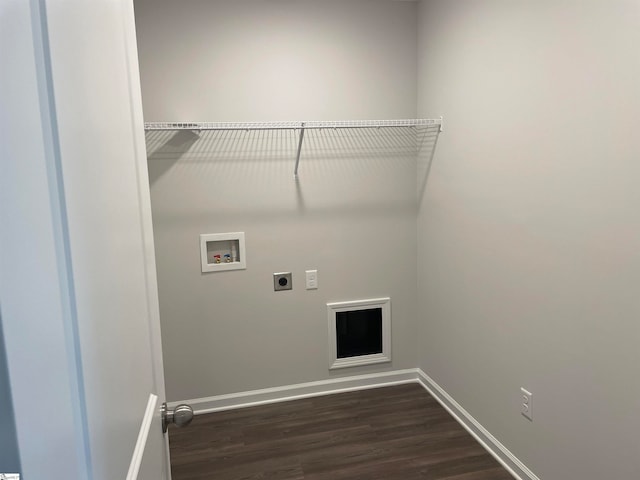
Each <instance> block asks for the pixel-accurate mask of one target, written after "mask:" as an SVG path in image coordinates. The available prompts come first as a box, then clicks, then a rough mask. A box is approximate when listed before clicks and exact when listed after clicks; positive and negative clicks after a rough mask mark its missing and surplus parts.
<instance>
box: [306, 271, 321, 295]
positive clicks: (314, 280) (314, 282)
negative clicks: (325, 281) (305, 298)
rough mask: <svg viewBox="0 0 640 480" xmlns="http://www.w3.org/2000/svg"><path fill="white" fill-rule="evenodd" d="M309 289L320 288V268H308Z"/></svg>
mask: <svg viewBox="0 0 640 480" xmlns="http://www.w3.org/2000/svg"><path fill="white" fill-rule="evenodd" d="M304 273H305V274H306V276H307V278H306V280H307V290H316V289H317V288H318V270H306V271H305V272H304Z"/></svg>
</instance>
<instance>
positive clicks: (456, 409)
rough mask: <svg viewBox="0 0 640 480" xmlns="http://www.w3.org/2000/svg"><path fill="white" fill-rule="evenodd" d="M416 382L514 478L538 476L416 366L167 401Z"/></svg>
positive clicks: (198, 407) (254, 401)
mask: <svg viewBox="0 0 640 480" xmlns="http://www.w3.org/2000/svg"><path fill="white" fill-rule="evenodd" d="M406 383H418V384H420V385H422V387H423V388H424V389H425V390H426V391H427V392H429V393H430V394H431V396H432V397H433V398H435V399H436V400H437V401H438V402H439V403H440V405H442V406H443V407H444V409H445V410H447V411H448V412H449V413H450V414H451V416H453V418H455V419H456V420H457V421H458V423H460V425H462V427H464V429H465V430H467V432H469V434H470V435H471V436H473V437H474V438H475V439H476V440H477V441H478V443H480V445H482V446H483V447H484V448H485V449H486V450H487V452H489V453H490V454H491V455H492V456H493V457H494V458H495V459H496V460H497V461H498V462H499V463H500V464H501V465H502V466H503V467H504V468H505V469H506V470H507V471H508V472H509V473H511V475H513V477H514V478H516V479H517V480H540V479H539V478H538V477H537V476H536V475H535V474H534V473H533V472H532V471H531V470H529V468H527V466H526V465H525V464H524V463H522V462H521V461H520V460H518V458H517V457H516V456H515V455H514V454H513V453H511V452H510V451H509V450H508V449H507V448H506V447H505V446H504V445H503V444H502V443H500V442H499V441H498V440H497V439H496V438H495V437H494V436H493V435H491V433H490V432H489V431H488V430H487V429H486V428H484V427H483V426H482V425H481V424H480V423H479V422H478V421H477V420H476V419H475V418H473V417H472V416H471V414H470V413H469V412H467V411H466V410H465V409H464V408H462V406H461V405H460V404H459V403H458V402H456V401H455V400H454V399H453V397H451V396H450V395H449V394H448V393H447V392H445V391H444V390H443V389H442V387H440V385H438V384H437V383H436V382H435V381H434V380H433V379H432V378H431V377H429V376H428V375H427V374H426V373H424V372H423V371H422V370H421V369H419V368H410V369H407V370H395V371H391V372H381V373H372V374H368V375H356V376H350V377H340V378H333V379H329V380H320V381H317V382H308V383H299V384H296V385H286V386H283V387H274V388H265V389H262V390H251V391H248V392H239V393H231V394H228V395H217V396H214V397H206V398H195V399H192V400H185V401H180V402H169V403H168V406H169V407H170V408H174V407H175V406H176V405H178V404H180V403H187V404H189V405H191V407H192V408H193V411H194V413H195V414H196V415H202V414H205V413H213V412H220V411H223V410H233V409H236V408H244V407H253V406H257V405H265V404H268V403H278V402H286V401H290V400H299V399H302V398H309V397H318V396H321V395H330V394H334V393H343V392H351V391H355V390H365V389H369V388H378V387H389V386H392V385H402V384H406Z"/></svg>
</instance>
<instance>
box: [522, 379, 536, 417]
mask: <svg viewBox="0 0 640 480" xmlns="http://www.w3.org/2000/svg"><path fill="white" fill-rule="evenodd" d="M520 413H522V415H523V416H525V417H527V418H528V419H529V420H531V421H532V422H533V393H531V392H529V391H527V390H525V389H524V388H522V387H520Z"/></svg>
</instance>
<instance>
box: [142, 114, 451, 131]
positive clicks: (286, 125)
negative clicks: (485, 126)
mask: <svg viewBox="0 0 640 480" xmlns="http://www.w3.org/2000/svg"><path fill="white" fill-rule="evenodd" d="M430 125H440V127H441V128H442V117H440V118H417V119H403V120H339V121H308V122H302V121H300V122H146V123H145V124H144V129H145V130H147V131H152V130H297V129H301V128H302V129H309V128H315V129H318V128H382V127H420V126H430Z"/></svg>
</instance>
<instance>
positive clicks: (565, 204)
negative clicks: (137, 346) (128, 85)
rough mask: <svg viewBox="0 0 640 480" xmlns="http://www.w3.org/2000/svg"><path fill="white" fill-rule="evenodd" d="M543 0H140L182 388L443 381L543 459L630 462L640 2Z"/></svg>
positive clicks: (324, 387) (168, 364)
mask: <svg viewBox="0 0 640 480" xmlns="http://www.w3.org/2000/svg"><path fill="white" fill-rule="evenodd" d="M525 3H528V4H525ZM525 3H518V5H515V4H514V3H513V2H502V1H497V0H487V1H476V2H474V1H454V0H449V1H444V0H434V1H428V0H425V1H422V2H420V1H401V0H395V1H394V0H346V1H337V0H320V1H310V0H298V1H294V0H242V1H230V0H209V1H204V0H186V1H175V0H135V1H134V6H135V17H136V31H137V43H138V61H139V65H140V78H141V86H142V100H143V110H144V120H145V136H146V146H147V154H148V171H149V182H150V191H151V205H152V214H153V229H154V243H155V252H156V265H157V273H158V288H159V300H160V319H161V326H162V351H163V358H164V359H163V361H164V369H165V381H166V394H167V400H168V401H169V402H170V403H172V404H175V403H179V402H183V401H186V402H189V403H191V404H192V405H193V407H194V410H196V412H197V413H202V412H206V411H215V410H216V409H227V408H232V407H234V406H242V405H244V404H247V403H251V402H258V403H259V402H270V401H277V400H281V399H286V398H289V397H295V396H305V395H316V394H319V393H331V392H335V391H339V390H343V389H358V388H369V387H373V386H377V385H382V384H393V383H403V382H409V381H416V382H417V381H420V382H422V383H423V384H425V385H426V386H427V387H428V388H429V389H430V391H431V392H432V393H434V394H435V395H436V396H437V397H438V399H439V400H440V401H442V402H443V403H444V404H445V405H447V407H449V408H451V409H452V410H453V412H454V414H457V416H458V417H459V418H461V421H462V422H463V423H466V425H467V426H469V428H470V429H471V430H474V429H475V430H474V434H476V435H478V436H479V437H481V438H482V439H484V440H485V443H487V444H488V445H489V448H493V449H494V451H495V452H494V453H496V455H498V456H500V457H501V458H502V459H503V460H504V461H505V462H507V463H508V464H509V465H516V466H517V465H520V470H518V472H520V473H521V474H522V475H523V476H522V478H535V477H532V476H531V477H525V476H524V475H528V474H530V475H533V473H532V471H535V472H536V473H537V474H538V475H540V478H548V479H552V478H565V479H570V478H590V479H591V478H593V479H595V478H605V476H606V474H604V473H602V472H599V470H598V469H599V468H604V467H601V466H600V465H607V468H611V466H612V465H618V467H617V468H619V469H620V472H623V471H624V472H625V474H626V473H627V470H625V469H626V468H628V463H627V467H625V466H623V465H625V463H624V462H619V461H618V460H619V457H620V456H624V455H625V453H624V448H623V449H621V450H620V449H615V448H610V447H609V446H607V445H605V443H606V442H605V441H604V440H602V439H598V438H593V439H590V440H584V438H583V437H584V434H585V432H587V431H592V430H594V429H596V428H598V429H599V428H602V429H604V431H606V432H608V434H607V436H608V437H609V438H611V437H612V436H615V437H616V438H622V439H624V438H627V437H629V438H631V437H632V431H633V429H632V428H631V426H629V427H628V428H627V427H625V426H620V424H619V422H616V421H615V419H613V418H612V415H613V413H611V411H610V410H609V409H608V408H605V407H604V405H608V404H609V403H610V402H611V401H612V400H611V398H612V397H615V396H616V395H617V394H618V393H620V392H622V391H623V390H624V388H626V387H624V384H625V382H624V381H623V379H624V378H626V377H628V376H629V375H630V374H632V372H633V369H631V366H630V363H629V362H627V361H626V360H625V359H623V358H621V356H624V355H626V354H628V355H629V356H630V357H633V361H634V362H635V368H636V369H637V365H638V363H637V360H638V357H637V354H635V355H632V354H631V353H630V352H631V351H632V350H633V347H632V345H631V343H630V342H631V339H632V338H634V336H635V334H637V333H638V331H637V327H635V326H634V325H635V324H634V323H633V322H632V321H631V318H632V315H630V314H629V312H632V311H635V313H638V309H637V305H636V304H635V303H634V300H633V298H632V297H630V296H629V287H628V285H629V284H630V283H633V282H634V281H636V280H640V275H639V273H638V269H637V268H636V269H635V270H633V269H632V268H631V264H632V263H633V262H627V261H625V259H627V260H628V259H630V258H637V256H636V257H634V256H633V252H632V250H633V248H637V243H636V244H635V245H636V247H632V246H631V245H632V244H633V242H628V241H626V240H625V241H622V242H620V241H619V239H620V238H626V239H630V238H633V239H636V240H637V239H639V238H640V226H639V225H638V221H637V215H636V214H635V213H634V210H633V208H632V207H631V205H632V204H634V202H635V200H640V198H638V194H637V193H636V190H635V189H634V188H632V187H633V185H632V182H631V180H630V179H631V178H634V177H635V178H637V174H639V173H640V171H639V170H638V165H639V164H638V163H637V162H634V161H633V158H637V155H638V154H639V153H640V152H639V151H638V146H637V145H636V144H633V142H631V141H630V138H631V136H630V127H629V125H631V124H633V123H634V122H635V120H638V113H637V111H636V110H637V109H636V108H629V109H622V111H621V108H622V106H623V105H625V104H626V103H627V102H631V104H632V105H633V106H634V107H638V106H639V105H638V100H637V94H636V95H635V97H633V96H629V95H628V93H629V92H630V91H632V90H633V87H632V86H633V85H634V79H635V80H637V79H638V77H639V74H638V72H639V69H638V62H637V60H636V61H634V60H632V59H629V57H630V56H632V51H631V50H630V47H629V45H632V44H633V42H632V41H633V40H635V41H638V40H640V38H638V37H639V36H638V33H637V31H636V30H635V29H634V28H632V27H633V24H632V21H633V18H634V17H633V15H631V16H629V15H626V16H625V15H624V12H625V11H632V10H633V8H634V7H633V6H632V5H631V4H630V3H629V2H625V1H623V0H619V1H616V2H612V5H610V6H609V7H606V6H605V5H604V2H586V3H587V4H588V5H584V6H576V4H575V3H572V2H570V1H560V2H542V3H540V2H538V3H536V5H533V3H529V2H525ZM636 13H637V11H636ZM594 24H597V25H598V26H599V27H598V28H600V30H599V31H601V32H604V34H602V35H598V38H594V35H593V34H592V33H593V30H592V27H593V25H594ZM636 44H637V43H636ZM625 52H626V54H625ZM600 64H601V65H602V67H601V68H598V67H595V66H594V65H600ZM625 92H626V94H625ZM614 117H615V120H613V118H614ZM605 118H606V119H607V120H605ZM612 122H613V123H615V124H616V125H617V127H614V125H613V123H612ZM604 159H606V161H605V160H604ZM622 172H624V173H623V174H622ZM636 205H637V203H636ZM612 212H613V213H612ZM602 225H606V229H605V230H603V229H602ZM208 235H209V237H207V236H208ZM216 235H217V236H216ZM207 240H209V243H207ZM606 243H609V244H610V245H611V244H615V248H614V250H615V252H616V253H615V254H613V255H614V256H610V255H607V254H604V253H603V251H604V250H606V249H604V247H603V245H604V244H606ZM225 255H228V257H225ZM636 263H637V262H636ZM636 267H637V265H636ZM308 272H311V273H308ZM283 273H291V277H290V279H289V280H288V282H289V284H288V286H290V287H291V289H285V290H276V288H275V287H276V285H277V282H278V279H279V277H276V278H274V274H283ZM309 275H312V277H311V282H312V284H311V285H307V283H308V281H309ZM314 281H315V284H314V283H313V282H314ZM596 294H597V298H598V300H597V301H595V300H590V299H594V298H596ZM344 302H346V303H352V304H355V310H354V311H360V312H363V311H366V310H367V309H369V308H373V309H374V310H376V309H380V310H381V311H382V310H384V311H383V313H384V315H387V314H388V316H384V315H383V317H384V318H382V317H381V319H378V320H376V321H378V322H379V325H380V326H381V328H380V331H379V332H377V335H379V336H380V338H377V339H376V340H375V342H374V343H376V342H379V343H380V352H379V353H380V355H382V357H379V356H376V355H378V353H377V351H376V353H373V354H371V352H369V351H368V350H367V351H366V352H365V353H364V354H362V353H361V354H355V356H354V357H355V358H356V361H355V362H354V363H352V364H340V362H339V361H338V364H336V363H335V362H336V360H337V359H336V358H335V355H336V352H335V348H336V346H335V343H336V342H337V340H336V338H334V337H335V330H336V328H337V327H336V325H335V324H332V323H331V319H332V316H331V315H332V311H335V310H336V309H339V308H340V307H341V305H343V304H344ZM367 302H369V303H367ZM376 302H377V303H376ZM362 305H364V306H362ZM371 305H373V307H371ZM380 305H384V307H380ZM634 305H635V306H634ZM332 306H333V310H332ZM358 309H359V310H358ZM376 311H377V310H376ZM612 312H614V313H612ZM615 312H617V313H615ZM602 316H606V317H607V318H608V320H607V321H608V322H610V323H608V325H610V327H611V328H607V329H602V328H601V327H600V326H599V325H600V324H599V321H600V319H601V318H602ZM338 318H347V317H340V314H336V322H338V320H337V319H338ZM349 318H355V319H356V321H360V320H361V318H360V317H357V316H356V317H349ZM358 319H360V320H358ZM385 322H386V323H385ZM356 323H357V322H356ZM332 325H333V326H332ZM354 325H355V323H354V324H352V327H353V330H357V328H356V327H354ZM376 325H378V324H376ZM360 326H361V325H360ZM385 326H388V330H385V328H384V327H385ZM332 328H333V331H334V335H332V333H331V332H332ZM338 330H339V328H338ZM576 332H579V333H576ZM338 335H339V333H338ZM332 342H333V344H332ZM385 342H386V343H385ZM383 344H384V345H383ZM621 352H626V353H621ZM370 354H371V355H370ZM359 355H360V356H367V355H370V356H371V358H372V361H371V362H366V361H365V362H360V363H358V361H357V357H358V356H359ZM347 356H348V355H347ZM367 358H368V357H367ZM594 358H602V361H597V362H595V361H594V360H593V359H594ZM338 360H339V359H338ZM631 363H633V362H631ZM614 371H615V374H612V373H611V372H614ZM627 374H629V375H627ZM569 379H571V381H570V380H569ZM569 383H571V385H569ZM594 385H599V386H600V387H601V389H600V388H595V387H594ZM521 388H525V389H526V390H528V391H530V392H532V393H533V394H534V395H535V398H536V411H535V415H536V416H535V419H534V420H533V421H531V420H529V419H527V418H523V416H522V415H521V403H522V402H521ZM631 388H632V390H633V393H632V395H633V398H635V399H637V398H640V391H639V390H638V388H637V387H631ZM574 394H575V395H577V396H578V397H581V398H582V397H584V398H589V399H592V400H593V403H592V402H591V400H589V401H587V402H586V403H585V405H584V406H583V408H584V410H581V409H578V410H576V409H574V408H573V407H571V406H570V405H568V401H567V398H569V397H570V396H572V395H574ZM616 408H617V407H616ZM620 408H621V409H622V410H621V411H625V408H626V407H624V406H623V407H620ZM619 411H620V410H619ZM608 420H609V421H608ZM635 423H637V422H635ZM603 437H604V436H603ZM487 439H489V440H487ZM491 439H493V440H495V442H494V443H491V442H492V441H493V440H491ZM592 450H597V451H601V454H602V456H603V458H604V461H603V462H600V463H599V464H598V465H595V464H594V463H593V462H592V461H591V459H590V458H588V457H589V456H587V457H586V458H585V457H584V455H583V454H584V452H588V451H592ZM576 458H581V461H580V462H577V463H576V462H574V461H573V460H575V459H576ZM567 459H569V460H567ZM509 462H511V463H509ZM519 462H520V463H519ZM525 465H526V467H525ZM514 468H516V467H514ZM529 468H530V469H531V470H529ZM522 472H525V473H522ZM527 472H528V473H527ZM593 472H596V473H597V475H596V476H588V475H592V474H593ZM601 473H602V475H605V476H598V475H601ZM585 475H587V476H585ZM614 477H616V475H613V476H612V477H610V478H614ZM616 478H622V477H616ZM629 478H630V477H629Z"/></svg>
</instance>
